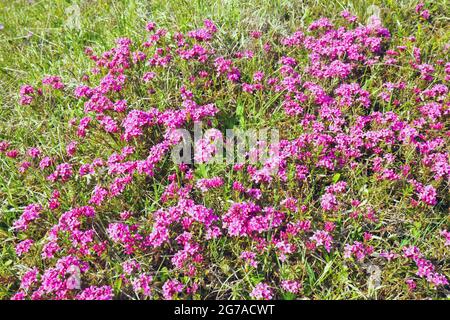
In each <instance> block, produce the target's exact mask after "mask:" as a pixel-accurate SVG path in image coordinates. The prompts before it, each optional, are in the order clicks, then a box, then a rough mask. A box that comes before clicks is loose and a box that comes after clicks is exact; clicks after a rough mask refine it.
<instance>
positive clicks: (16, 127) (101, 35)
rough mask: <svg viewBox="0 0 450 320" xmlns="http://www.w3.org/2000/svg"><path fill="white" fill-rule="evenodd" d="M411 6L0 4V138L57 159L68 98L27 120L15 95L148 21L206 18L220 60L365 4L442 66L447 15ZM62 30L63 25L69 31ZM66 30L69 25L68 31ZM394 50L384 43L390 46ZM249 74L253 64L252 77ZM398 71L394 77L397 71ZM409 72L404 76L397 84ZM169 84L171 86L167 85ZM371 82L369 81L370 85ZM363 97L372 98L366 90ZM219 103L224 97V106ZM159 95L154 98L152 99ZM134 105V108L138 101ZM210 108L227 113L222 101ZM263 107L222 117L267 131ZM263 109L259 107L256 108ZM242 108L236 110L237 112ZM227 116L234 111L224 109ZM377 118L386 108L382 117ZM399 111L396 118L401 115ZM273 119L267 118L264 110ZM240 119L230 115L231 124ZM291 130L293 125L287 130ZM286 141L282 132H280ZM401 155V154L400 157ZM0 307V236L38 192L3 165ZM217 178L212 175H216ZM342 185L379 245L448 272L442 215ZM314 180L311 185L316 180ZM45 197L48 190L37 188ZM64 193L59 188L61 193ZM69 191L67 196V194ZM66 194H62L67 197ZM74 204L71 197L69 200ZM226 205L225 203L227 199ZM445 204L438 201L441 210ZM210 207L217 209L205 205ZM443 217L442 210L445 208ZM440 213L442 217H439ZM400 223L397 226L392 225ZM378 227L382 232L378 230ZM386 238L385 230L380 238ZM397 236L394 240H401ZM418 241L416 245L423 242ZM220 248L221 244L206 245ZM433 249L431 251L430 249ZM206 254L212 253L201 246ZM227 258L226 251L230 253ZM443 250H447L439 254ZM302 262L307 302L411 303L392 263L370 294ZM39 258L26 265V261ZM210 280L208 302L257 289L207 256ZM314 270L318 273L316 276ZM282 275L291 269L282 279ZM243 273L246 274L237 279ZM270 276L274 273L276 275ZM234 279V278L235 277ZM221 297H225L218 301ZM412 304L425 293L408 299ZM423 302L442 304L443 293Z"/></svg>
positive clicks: (154, 199) (72, 68) (74, 71)
mask: <svg viewBox="0 0 450 320" xmlns="http://www.w3.org/2000/svg"><path fill="white" fill-rule="evenodd" d="M75 3H76V4H77V5H78V6H79V9H80V16H79V21H78V22H79V28H78V27H77V26H76V24H77V22H76V20H73V19H72V18H71V17H70V15H68V12H67V11H66V10H67V9H68V8H70V7H72V8H74V7H73V4H75ZM416 4H417V2H416V1H394V0H389V1H361V0H355V1H292V0H280V1H269V0H266V1H264V0H254V1H244V0H223V1H212V0H211V1H200V0H192V1H189V0H170V1H169V0H153V1H143V0H131V1H124V0H120V1H112V0H111V1H106V0H103V1H100V0H99V1H95V0H86V1H60V0H57V1H37V0H36V1H2V2H0V23H1V24H3V25H4V28H3V29H2V30H0V122H1V125H0V140H3V139H6V140H10V141H13V142H14V145H17V146H19V145H37V144H38V145H42V146H44V147H43V149H44V151H46V152H49V153H52V154H59V155H62V154H64V147H65V144H66V142H67V137H66V136H64V134H63V132H64V128H65V127H66V125H67V121H68V120H69V119H71V118H72V117H74V116H80V115H81V114H82V105H81V104H74V103H73V101H71V100H70V99H66V98H65V97H61V99H60V100H58V103H52V101H49V104H48V108H47V109H46V110H44V112H43V113H42V114H40V115H39V116H37V115H36V114H35V113H33V112H32V111H30V110H28V109H26V108H23V107H21V106H19V105H18V103H17V101H18V92H19V88H20V86H21V85H22V84H28V83H29V84H37V83H39V82H40V81H41V79H42V77H43V75H53V74H54V75H60V76H61V77H62V78H63V80H64V82H65V83H66V84H67V85H68V86H69V87H74V86H75V84H76V83H78V82H79V80H80V78H81V77H82V76H83V74H84V72H86V70H87V69H88V66H90V65H91V64H90V63H89V61H88V59H87V58H86V56H85V55H84V54H83V51H84V48H85V47H86V46H91V47H93V48H94V49H95V51H96V52H101V51H105V50H107V49H109V48H111V47H112V46H113V45H114V42H115V39H116V38H118V37H122V36H126V37H130V38H132V39H135V40H139V41H141V40H142V39H143V38H144V36H145V32H144V31H143V30H144V27H145V24H146V22H147V21H155V22H156V23H157V24H158V25H159V26H163V27H167V28H168V29H169V30H171V31H175V30H178V31H182V32H186V31H188V30H191V29H193V28H196V27H199V26H200V25H201V24H202V21H203V20H204V19H205V18H210V19H212V20H213V21H214V22H215V23H216V24H217V26H218V27H219V33H218V35H217V40H215V41H217V43H218V44H219V47H220V50H222V51H223V52H224V53H227V52H231V51H235V50H236V49H238V48H244V47H246V46H247V45H248V44H249V41H250V40H249V37H248V33H249V31H250V30H255V29H256V30H268V33H266V34H265V35H264V38H265V39H267V40H269V41H270V39H275V38H279V37H280V36H282V35H287V34H289V33H292V32H293V31H295V30H296V29H298V28H301V27H304V26H307V25H308V24H309V23H310V22H311V21H313V20H314V19H316V18H318V17H321V16H324V15H325V16H327V17H330V18H333V17H338V16H339V13H340V11H341V10H343V9H349V10H350V11H352V12H353V13H354V14H356V15H357V16H358V17H359V19H360V21H366V19H367V18H368V16H370V14H371V11H370V9H368V8H369V6H370V5H376V6H378V7H379V8H380V10H381V16H382V18H383V23H384V25H385V27H387V28H388V29H389V30H390V32H391V34H392V35H393V36H394V38H393V40H392V42H393V44H396V43H397V44H398V45H400V44H402V41H403V38H404V37H407V36H410V35H415V36H416V38H417V42H416V43H417V46H420V47H421V48H423V49H422V54H423V56H424V60H425V61H427V60H432V59H433V60H436V59H438V58H442V59H445V58H447V59H448V57H446V54H447V55H448V52H447V53H445V52H444V51H443V50H442V48H443V47H444V45H445V44H447V43H450V32H449V27H448V26H449V24H450V21H449V20H450V18H449V17H450V12H449V7H450V6H449V4H448V2H447V1H446V0H437V1H429V2H427V4H428V7H429V8H431V12H432V17H433V18H432V19H433V23H432V24H431V25H430V24H428V25H422V24H421V23H419V22H418V20H417V19H416V18H414V17H413V16H412V12H414V7H415V5H416ZM71 23H72V24H71ZM73 23H75V25H74V24H73ZM393 46H394V45H393ZM258 67H259V66H257V65H255V66H253V68H254V70H257V68H258ZM384 72H385V69H384V67H383V66H380V67H379V69H378V70H376V72H374V73H373V74H372V75H371V78H369V79H367V81H366V86H367V87H368V88H376V87H379V85H380V83H379V81H380V79H381V80H383V79H384V77H390V76H394V75H395V74H394V71H390V72H392V73H393V74H387V75H385V76H383V77H381V76H380V75H381V74H383V73H384ZM398 72H400V73H401V72H402V70H399V71H398ZM408 76H409V74H408V73H406V72H405V78H404V79H403V80H404V81H408V78H407V77H408ZM171 81H176V80H171ZM377 81H378V83H377ZM372 92H373V90H372ZM225 98H226V97H224V99H225ZM162 100H163V97H161V101H162ZM137 103H143V102H142V101H138V102H137ZM218 103H222V104H223V108H224V109H226V108H227V103H228V101H226V100H222V101H220V99H219V101H218ZM272 103H273V102H271V101H261V100H258V99H249V100H245V99H244V98H242V100H239V101H236V105H237V106H238V107H236V108H239V106H240V105H242V106H245V110H241V111H240V112H241V113H242V114H239V113H238V114H237V115H238V118H236V119H234V118H231V117H230V118H227V119H224V121H229V122H230V126H231V125H232V124H234V123H237V122H239V123H240V124H241V125H242V126H244V127H245V126H247V127H255V126H262V127H263V126H267V125H270V122H271V121H277V120H278V119H277V118H267V117H266V115H267V113H268V112H271V110H272ZM261 104H262V105H263V107H262V108H261V107H260V105H261ZM242 108H244V107H242ZM229 111H230V113H232V112H234V109H233V110H229ZM384 111H387V110H384ZM406 112H407V111H405V113H406ZM274 113H275V112H274ZM239 116H240V117H239ZM290 125H292V126H295V125H296V124H293V123H292V124H290ZM287 134H289V133H287ZM101 152H102V151H101V150H100V149H99V150H92V153H93V155H94V154H97V155H100V154H101ZM405 153H406V151H405ZM0 168H1V170H0V299H2V298H8V297H10V295H11V294H12V292H13V291H14V290H15V289H16V288H17V280H18V278H17V277H18V274H21V272H22V271H23V270H24V268H25V266H23V265H20V264H18V263H17V258H16V256H15V253H14V238H13V234H12V232H11V230H10V226H11V225H12V222H13V221H14V220H15V219H16V218H17V217H18V216H19V215H20V213H21V210H22V208H23V206H24V205H26V204H27V203H29V202H31V201H33V200H35V201H37V200H39V198H40V197H41V196H42V192H43V190H40V189H38V188H36V187H34V186H35V185H37V183H35V182H36V181H33V180H27V181H23V180H22V179H21V178H20V175H19V173H17V171H16V170H11V168H10V167H9V166H8V164H7V163H6V162H5V160H4V158H0ZM222 169H223V168H222ZM216 170H220V169H216ZM346 178H347V181H348V182H349V184H350V183H352V186H353V187H352V188H353V190H356V191H357V192H358V193H359V194H360V195H364V196H365V198H366V199H367V201H368V203H370V204H371V205H372V206H373V207H374V208H375V209H376V210H380V211H381V212H382V214H383V215H385V216H388V218H386V220H385V221H392V226H393V228H394V232H392V233H391V235H390V236H388V237H384V240H385V241H390V242H391V243H392V244H400V243H401V244H403V245H405V244H418V243H421V244H424V243H426V247H425V248H423V249H424V250H425V253H431V252H433V256H434V257H435V259H436V260H437V261H440V263H441V267H442V268H443V270H444V271H445V272H447V274H448V273H449V272H450V266H449V263H448V251H447V252H446V251H445V250H446V249H445V248H442V246H441V247H439V246H438V245H436V246H434V245H435V244H436V243H438V242H439V241H441V240H440V239H436V233H437V232H438V230H440V229H441V228H443V227H444V226H446V225H448V224H449V220H448V217H447V216H445V210H446V208H445V203H444V207H443V208H442V207H441V208H438V209H432V210H430V212H423V214H422V215H415V216H411V215H409V214H408V205H407V203H408V201H409V197H410V196H411V192H409V193H408V191H407V190H405V194H404V197H403V198H401V199H399V201H398V203H395V204H392V203H390V202H389V201H388V200H387V199H389V197H390V195H389V194H386V193H385V190H386V189H387V188H386V186H383V185H380V184H379V183H378V182H376V181H374V180H372V178H370V177H367V179H365V180H363V179H361V175H360V174H359V175H358V173H357V172H350V173H348V175H347V177H346ZM317 179H321V178H320V177H318V178H317ZM154 189H155V190H148V191H147V196H148V197H147V198H146V200H145V203H144V204H142V206H143V207H144V208H145V210H147V212H151V211H154V210H155V209H157V208H159V206H160V205H159V203H158V196H159V195H160V194H161V192H162V185H155V186H154ZM46 191H48V190H46ZM68 191H69V190H68ZM71 192H72V191H71ZM315 192H317V190H314V189H312V190H306V191H305V193H306V195H305V196H306V198H307V199H308V198H314V195H315ZM71 196H74V195H73V194H72V195H70V194H69V195H68V196H67V198H68V199H69V198H70V197H71ZM79 200H81V199H79ZM227 200H229V199H227ZM446 203H448V202H446ZM211 205H217V203H216V201H215V199H211ZM447 210H448V208H447ZM442 212H444V214H442ZM399 221H402V223H401V226H399V227H398V228H397V226H396V224H399ZM383 227H388V226H383ZM388 233H389V232H388ZM402 233H403V234H402ZM425 240H426V241H425ZM214 245H216V246H220V245H223V244H221V243H215V244H212V246H214ZM436 247H438V248H440V249H439V250H437V251H436ZM211 250H212V251H213V252H214V248H211ZM230 250H233V248H230ZM447 250H448V249H447ZM315 258H316V259H314V260H311V259H309V258H308V259H307V258H306V257H303V259H302V260H299V261H298V262H297V265H295V266H293V267H292V268H294V269H296V270H297V271H298V273H299V274H301V275H302V280H304V294H305V296H308V297H310V298H314V299H371V298H380V297H381V298H385V299H392V298H414V297H415V296H414V295H412V296H406V295H405V294H404V293H403V292H405V290H404V288H405V285H404V283H400V282H399V278H401V277H399V276H394V275H395V274H397V273H398V272H399V273H400V274H401V272H402V270H404V266H402V265H393V266H390V267H389V268H387V269H386V270H384V271H383V272H384V273H383V279H384V282H383V286H382V287H381V288H380V289H377V290H376V291H373V290H370V289H369V288H367V286H366V285H365V283H363V282H364V281H365V280H364V281H363V280H361V279H367V274H366V273H365V271H363V270H354V269H352V268H353V266H351V265H346V264H344V263H343V262H342V259H341V257H340V256H339V253H335V254H330V255H329V256H326V257H319V256H317V257H315ZM33 259H35V260H37V259H39V257H38V255H37V254H36V256H35V257H30V260H31V261H32V260H33ZM215 263H216V264H215V265H214V267H213V268H212V270H210V272H211V274H208V275H205V276H206V277H207V278H208V279H211V281H216V282H217V281H218V282H223V283H222V285H221V286H220V289H218V292H214V293H212V294H211V295H212V297H218V298H222V297H228V296H229V295H228V293H229V292H230V291H231V292H232V293H231V297H233V298H242V297H245V290H247V289H246V288H247V285H248V284H247V283H246V282H249V283H255V282H257V281H256V280H257V279H255V278H252V277H255V275H254V274H251V273H250V272H248V271H247V270H237V268H240V267H239V266H238V265H236V266H233V265H225V262H221V257H220V256H217V257H216V261H215ZM317 270H320V272H317ZM288 271H289V272H291V271H292V269H289V270H287V271H286V272H288ZM247 272H248V273H247ZM279 272H280V273H283V272H284V270H283V269H280V270H279ZM242 275H244V276H243V277H242ZM225 293H227V294H225ZM417 295H418V297H419V298H422V297H425V296H427V295H432V293H429V292H427V293H418V294H417ZM432 297H433V298H442V297H443V294H442V293H441V294H439V295H437V294H436V295H434V296H432Z"/></svg>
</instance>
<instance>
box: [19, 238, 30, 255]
mask: <svg viewBox="0 0 450 320" xmlns="http://www.w3.org/2000/svg"><path fill="white" fill-rule="evenodd" d="M33 243H34V241H33V240H31V239H27V240H23V241H21V242H19V243H18V244H17V245H16V254H17V255H18V256H21V255H23V254H24V253H27V252H28V251H29V250H30V248H31V246H32V245H33Z"/></svg>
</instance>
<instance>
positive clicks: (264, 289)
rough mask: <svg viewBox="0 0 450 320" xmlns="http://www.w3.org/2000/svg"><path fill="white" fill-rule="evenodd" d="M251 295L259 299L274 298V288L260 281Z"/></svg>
mask: <svg viewBox="0 0 450 320" xmlns="http://www.w3.org/2000/svg"><path fill="white" fill-rule="evenodd" d="M250 296H251V297H252V298H254V299H257V300H272V298H273V293H272V289H271V288H270V287H269V286H268V285H267V284H265V283H262V282H261V283H258V284H257V285H256V286H255V288H254V289H253V290H252V292H251V293H250Z"/></svg>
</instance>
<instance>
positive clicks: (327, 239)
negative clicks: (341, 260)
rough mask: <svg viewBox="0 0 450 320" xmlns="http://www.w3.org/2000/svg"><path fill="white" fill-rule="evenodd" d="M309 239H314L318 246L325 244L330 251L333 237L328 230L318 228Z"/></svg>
mask: <svg viewBox="0 0 450 320" xmlns="http://www.w3.org/2000/svg"><path fill="white" fill-rule="evenodd" d="M309 239H310V240H311V241H314V243H315V245H316V246H324V247H325V250H327V252H330V250H331V244H332V242H333V238H332V237H331V236H330V234H329V233H328V232H327V231H324V230H318V231H316V232H314V234H313V235H312V236H311V237H310V238H309Z"/></svg>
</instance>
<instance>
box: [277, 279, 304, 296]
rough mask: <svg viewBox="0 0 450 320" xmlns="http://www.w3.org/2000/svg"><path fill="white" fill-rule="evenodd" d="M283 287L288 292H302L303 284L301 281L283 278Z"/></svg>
mask: <svg viewBox="0 0 450 320" xmlns="http://www.w3.org/2000/svg"><path fill="white" fill-rule="evenodd" d="M281 287H282V288H283V290H285V291H287V292H290V293H294V294H297V293H299V292H300V290H301V288H302V285H301V283H300V282H299V281H295V280H283V281H281Z"/></svg>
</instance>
